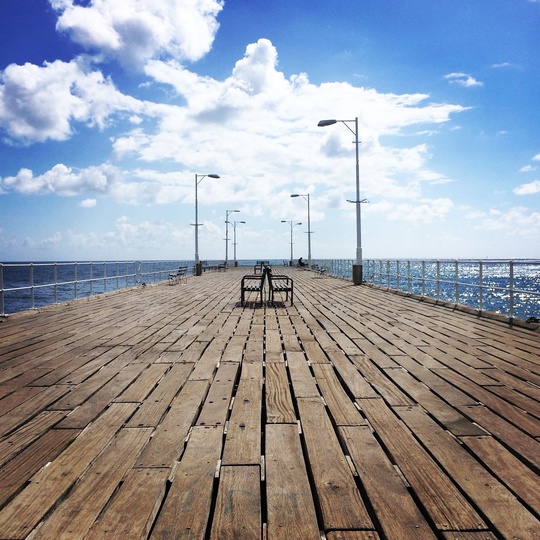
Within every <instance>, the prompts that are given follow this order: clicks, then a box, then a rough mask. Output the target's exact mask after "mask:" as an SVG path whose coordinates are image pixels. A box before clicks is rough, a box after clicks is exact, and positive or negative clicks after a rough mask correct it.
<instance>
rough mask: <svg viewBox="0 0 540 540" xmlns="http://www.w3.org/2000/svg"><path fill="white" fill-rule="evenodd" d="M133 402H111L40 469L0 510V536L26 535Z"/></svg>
mask: <svg viewBox="0 0 540 540" xmlns="http://www.w3.org/2000/svg"><path fill="white" fill-rule="evenodd" d="M134 410H135V405H134V404H132V403H114V404H112V405H111V406H110V407H109V408H108V409H107V411H106V412H104V413H103V414H102V415H101V416H100V418H99V419H98V420H96V422H94V423H93V424H92V425H91V426H89V427H88V429H86V430H84V431H83V432H82V433H81V434H80V435H79V436H78V437H77V438H76V439H75V441H73V443H72V444H71V445H70V446H68V447H67V448H66V450H64V452H62V453H61V454H60V455H59V456H58V457H57V458H56V459H55V460H54V461H53V462H52V463H51V464H50V465H49V466H48V467H45V468H43V469H41V471H39V473H37V474H36V475H34V477H33V478H32V482H30V484H28V486H26V488H25V489H24V490H23V491H21V492H20V493H19V494H18V495H17V496H16V497H15V498H14V499H13V500H11V501H10V502H9V503H8V504H7V505H6V506H5V507H4V508H3V509H2V510H1V511H0V538H25V537H26V536H27V535H28V534H29V533H30V532H31V531H32V529H33V528H34V527H35V526H36V525H37V524H38V522H39V520H40V519H42V517H43V516H44V515H45V514H46V513H47V512H48V511H49V509H50V508H52V507H53V506H54V505H55V504H56V503H57V501H58V500H59V499H60V498H61V497H62V495H63V494H64V493H65V491H66V490H67V489H69V487H70V486H71V485H73V484H74V483H75V482H76V481H77V480H78V478H79V476H80V475H81V474H82V473H83V472H84V471H85V470H86V468H87V467H88V465H89V464H90V463H91V462H92V461H93V460H94V459H95V458H96V456H97V455H98V454H99V453H100V452H101V451H102V450H103V448H104V447H105V446H106V445H107V444H108V442H109V441H110V440H111V438H112V437H113V436H114V434H115V433H116V432H117V431H118V430H119V429H120V427H121V426H122V424H123V423H124V422H125V420H126V419H127V418H128V417H129V416H130V415H131V414H133V411H134Z"/></svg>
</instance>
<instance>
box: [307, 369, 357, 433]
mask: <svg viewBox="0 0 540 540" xmlns="http://www.w3.org/2000/svg"><path fill="white" fill-rule="evenodd" d="M312 369H313V372H314V373H315V379H316V380H317V384H318V386H319V388H320V390H321V392H322V395H323V398H324V401H325V402H326V405H327V407H328V410H329V412H330V415H331V416H332V418H333V419H334V422H335V424H336V425H338V426H360V425H365V423H366V421H365V420H364V419H363V418H362V415H361V414H360V411H359V410H358V409H357V408H356V407H355V406H354V404H353V402H352V401H351V400H350V399H349V397H348V396H347V393H346V392H345V390H344V388H343V386H341V383H340V382H339V380H338V378H337V376H336V374H335V372H334V368H333V366H331V365H330V364H313V366H312Z"/></svg>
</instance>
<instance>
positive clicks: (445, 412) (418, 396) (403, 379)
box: [386, 369, 485, 436]
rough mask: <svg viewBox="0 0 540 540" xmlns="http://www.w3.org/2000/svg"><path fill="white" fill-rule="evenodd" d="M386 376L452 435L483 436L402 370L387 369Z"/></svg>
mask: <svg viewBox="0 0 540 540" xmlns="http://www.w3.org/2000/svg"><path fill="white" fill-rule="evenodd" d="M386 373H387V374H388V376H389V377H390V378H391V379H392V380H393V381H395V383H396V384H398V385H399V386H400V388H402V389H403V390H404V391H405V392H406V393H407V394H408V395H409V396H411V398H412V399H414V401H415V402H416V403H419V404H420V405H422V407H424V409H426V410H427V411H428V412H429V414H431V415H432V416H433V417H434V418H436V419H437V420H438V421H439V422H440V423H441V424H442V425H443V426H445V427H446V429H448V430H449V431H450V432H451V433H453V434H454V435H458V436H459V435H485V431H484V430H483V429H481V428H479V427H478V426H477V425H476V424H474V423H473V422H471V421H470V420H469V419H468V418H465V416H463V415H462V414H461V413H460V412H458V411H456V409H454V408H453V407H451V406H450V405H448V404H447V403H446V402H444V401H443V400H442V399H441V398H439V397H438V396H437V395H435V394H434V393H433V392H432V391H431V390H430V389H429V388H428V387H427V386H425V385H424V384H422V383H420V382H418V381H417V380H416V379H414V378H413V377H412V376H411V375H410V374H409V373H407V372H406V371H405V370H403V369H388V370H386Z"/></svg>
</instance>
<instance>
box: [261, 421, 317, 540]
mask: <svg viewBox="0 0 540 540" xmlns="http://www.w3.org/2000/svg"><path fill="white" fill-rule="evenodd" d="M265 467H266V473H265V478H266V500H267V515H268V529H267V540H277V539H282V538H291V539H293V538H298V539H301V538H302V539H303V538H306V539H307V538H318V537H319V526H318V523H317V514H316V511H315V504H314V501H313V495H312V493H311V487H310V483H309V478H308V474H307V469H306V464H305V461H304V457H303V455H302V447H301V443H300V436H299V434H298V427H297V426H296V424H289V425H286V424H268V425H266V456H265Z"/></svg>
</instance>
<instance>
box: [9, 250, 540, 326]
mask: <svg viewBox="0 0 540 540" xmlns="http://www.w3.org/2000/svg"><path fill="white" fill-rule="evenodd" d="M256 262H258V261H256V260H251V259H246V260H239V261H238V264H239V265H240V266H246V267H251V268H252V267H253V265H254V264H255V263H256ZM267 262H268V263H270V264H271V265H272V266H283V265H288V264H289V261H288V260H284V259H271V260H268V261H267ZM294 262H295V263H296V261H294ZM306 262H307V261H306ZM219 263H223V260H219V261H210V260H209V261H203V266H204V265H205V264H207V265H208V266H212V265H217V264H219ZM312 263H313V264H314V265H318V267H320V268H323V267H324V268H326V269H327V273H328V274H331V275H334V276H337V277H342V278H345V279H350V278H351V276H352V267H353V263H354V261H352V260H350V259H313V260H312ZM232 264H234V263H233V261H229V265H232ZM179 266H186V267H187V268H188V275H189V274H191V273H193V270H194V261H193V260H174V261H172V260H171V261H103V262H96V261H77V262H73V261H68V262H47V261H43V262H35V263H28V262H5V263H0V315H1V316H5V315H9V314H13V313H17V312H20V311H25V310H30V309H39V308H40V307H43V306H47V305H51V304H58V303H62V302H68V301H71V300H75V299H80V298H87V297H89V296H93V295H96V294H102V293H105V292H111V291H115V290H118V289H124V288H129V287H137V286H141V285H143V284H150V283H157V282H160V281H165V280H167V279H168V276H169V274H170V273H171V272H173V271H174V270H175V269H176V268H178V267H179ZM363 276H364V280H365V281H367V282H368V283H373V284H374V285H377V286H381V287H385V288H389V289H397V290H401V291H403V292H406V293H410V294H415V295H421V296H426V297H430V298H436V299H439V300H442V301H445V302H452V303H456V304H464V305H467V306H470V307H473V308H475V309H480V310H482V311H493V312H497V313H502V314H505V315H508V316H510V317H517V318H523V319H530V320H534V319H540V261H538V260H522V261H516V262H512V261H479V260H468V259H467V260H459V261H457V260H446V261H435V260H430V261H420V260H409V261H404V260H401V261H399V260H381V259H377V260H364V274H363Z"/></svg>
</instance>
